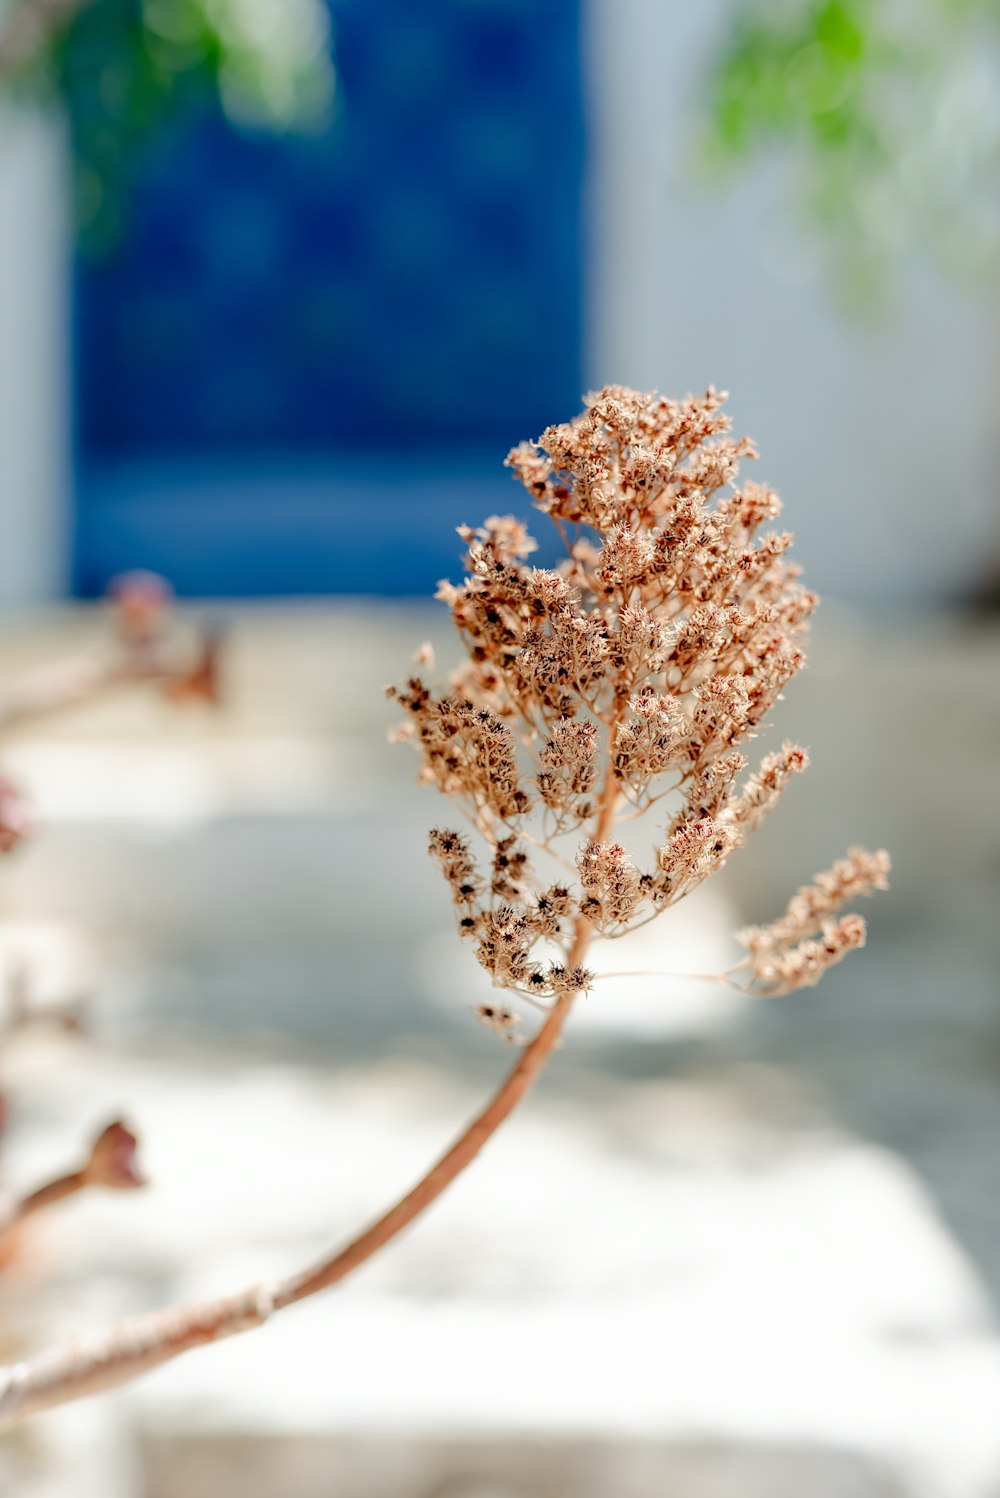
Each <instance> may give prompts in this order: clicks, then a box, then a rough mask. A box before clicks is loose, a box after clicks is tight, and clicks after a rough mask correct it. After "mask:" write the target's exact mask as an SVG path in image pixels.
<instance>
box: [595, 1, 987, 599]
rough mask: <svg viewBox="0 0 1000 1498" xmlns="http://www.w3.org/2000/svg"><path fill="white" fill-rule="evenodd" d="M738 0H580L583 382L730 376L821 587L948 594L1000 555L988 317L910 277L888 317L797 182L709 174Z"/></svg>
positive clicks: (934, 284)
mask: <svg viewBox="0 0 1000 1498" xmlns="http://www.w3.org/2000/svg"><path fill="white" fill-rule="evenodd" d="M732 11H733V0H726V3H723V0H698V3H696V4H691V3H690V0H589V31H590V36H589V43H590V45H589V71H590V87H591V99H592V109H593V112H594V125H593V130H592V142H593V147H594V153H595V155H594V162H593V176H592V184H591V187H592V191H591V202H590V221H591V231H592V237H593V244H594V274H593V278H592V286H591V289H592V306H593V315H592V320H591V326H590V330H589V334H590V336H589V352H588V379H589V381H590V383H591V384H604V383H607V382H609V381H615V382H620V383H623V384H630V385H636V386H639V387H643V388H645V387H649V388H658V389H659V390H661V391H663V392H664V393H665V394H668V395H682V394H684V393H685V392H686V391H688V390H693V389H694V390H697V389H703V388H704V387H705V386H706V385H707V384H709V383H712V384H714V385H716V386H718V387H721V388H723V389H728V390H729V391H731V393H732V402H731V410H732V412H733V415H734V418H735V421H736V424H737V426H738V428H739V429H740V430H741V431H749V432H750V433H752V435H753V436H754V437H755V438H756V439H757V442H758V445H759V447H760V451H761V455H762V461H761V462H760V463H759V464H757V465H755V470H756V472H757V474H758V475H759V476H760V477H761V478H766V479H768V480H769V481H770V482H772V483H774V484H775V486H776V487H777V488H778V490H779V492H780V493H781V494H782V496H783V497H784V499H785V501H786V508H787V518H788V521H789V525H790V527H791V528H792V529H793V530H794V531H795V532H796V537H797V542H798V545H797V551H798V554H799V557H800V559H801V560H802V561H803V562H804V564H805V565H806V567H807V569H808V577H809V580H810V582H811V583H814V584H815V585H816V586H817V587H819V588H820V589H821V590H823V591H826V592H829V593H831V594H841V595H858V596H862V597H865V598H868V599H873V600H874V599H879V598H882V597H885V598H889V599H904V598H905V599H908V600H911V601H917V600H920V599H923V598H926V597H929V596H932V597H941V596H942V595H945V594H949V593H952V592H955V591H961V589H962V588H963V587H964V586H967V585H968V584H969V583H970V582H974V581H975V580H977V579H978V578H979V577H981V576H983V575H984V573H985V572H986V570H987V569H988V568H989V565H990V562H991V560H993V561H996V560H1000V526H998V524H997V520H996V505H997V500H996V481H995V479H994V477H993V470H994V466H995V465H994V459H995V457H996V456H997V449H996V438H995V437H994V429H995V426H996V410H997V404H998V401H997V397H998V394H1000V392H998V389H997V383H998V380H997V376H998V370H997V368H996V367H995V362H994V355H993V347H994V344H995V342H996V337H995V334H996V320H995V319H994V318H993V317H991V316H990V315H988V309H987V315H985V316H984V302H983V295H982V293H981V292H980V294H979V296H978V298H977V297H976V296H975V295H974V294H971V293H970V294H968V295H964V294H963V293H961V292H959V291H958V290H957V289H954V288H949V287H948V286H947V285H946V284H945V282H944V281H943V280H937V279H934V278H932V277H931V276H927V277H926V278H924V279H923V280H921V279H920V278H919V277H918V276H914V277H913V281H912V284H910V285H909V286H908V289H907V292H906V293H905V296H904V297H903V298H902V306H901V311H900V313H899V314H898V315H897V316H896V317H895V318H892V317H887V318H886V319H885V320H884V322H882V323H880V324H878V325H863V324H861V323H860V322H854V323H852V322H850V321H849V320H848V319H846V318H845V317H844V315H843V313H839V312H838V311H837V309H836V307H835V305H834V302H833V297H832V295H831V293H830V290H829V286H828V284H827V283H826V282H825V280H824V277H823V273H822V270H821V268H820V267H819V265H818V263H817V257H815V256H814V255H811V253H810V241H809V238H808V234H807V233H804V232H803V231H802V230H801V229H800V228H799V226H797V225H795V224H794V223H793V222H792V215H791V212H790V211H789V201H790V197H789V185H790V184H789V180H788V177H787V175H786V174H785V173H783V172H781V171H779V170H774V169H773V168H771V169H767V168H761V169H758V168H756V167H754V168H753V169H752V170H751V171H750V172H743V173H740V174H739V175H738V176H737V178H736V180H735V186H734V187H733V188H732V189H731V190H727V191H723V192H719V191H718V190H711V191H710V190H706V189H705V188H704V187H703V186H701V185H700V184H699V183H698V181H697V179H696V174H695V172H694V169H693V167H692V157H693V151H692V135H693V128H694V125H693V122H694V120H695V118H696V114H697V109H698V101H699V89H700V88H701V87H702V85H703V80H704V69H705V61H706V56H707V54H708V52H709V51H710V49H711V47H712V46H713V45H714V44H716V43H717V41H718V35H719V26H720V20H721V18H722V17H723V16H725V15H726V14H730V15H731V14H732Z"/></svg>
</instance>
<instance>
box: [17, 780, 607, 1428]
mask: <svg viewBox="0 0 1000 1498" xmlns="http://www.w3.org/2000/svg"><path fill="white" fill-rule="evenodd" d="M617 798H618V782H617V781H616V779H615V777H614V774H613V771H612V765H611V763H610V760H609V763H608V767H607V771H606V774H605V780H604V786H603V789H602V791H601V795H600V799H599V801H598V805H597V815H596V818H595V826H594V838H595V840H597V841H601V840H603V839H604V838H606V836H607V834H608V832H609V830H610V828H611V824H612V822H613V821H614V812H615V803H616V801H617ZM592 937H593V930H592V928H591V925H590V922H589V921H588V920H587V919H586V918H585V917H584V916H578V917H577V920H576V923H575V926H574V930H573V940H572V942H571V944H570V948H569V951H568V953H567V962H568V965H569V967H570V968H573V967H577V966H579V965H580V964H581V963H582V961H583V959H584V957H585V956H586V953H587V948H588V947H589V945H590V942H591V939H592ZM575 998H576V995H575V993H565V994H562V995H561V996H560V997H559V998H558V999H557V1000H556V1001H555V1003H554V1004H553V1005H552V1007H551V1009H550V1010H549V1012H548V1014H547V1015H546V1017H545V1021H544V1023H543V1024H542V1026H541V1028H540V1030H539V1031H538V1033H537V1035H535V1037H534V1039H533V1040H532V1041H530V1043H529V1044H528V1045H527V1046H525V1048H524V1049H523V1051H522V1052H521V1054H520V1056H519V1058H518V1060H517V1062H516V1063H515V1065H514V1066H513V1067H512V1069H511V1070H510V1071H509V1072H508V1074H507V1076H506V1077H505V1079H504V1081H503V1082H502V1083H501V1084H500V1087H499V1088H498V1090H497V1091H496V1092H495V1093H494V1095H493V1097H492V1098H491V1099H490V1101H489V1102H488V1103H487V1104H486V1106H485V1108H483V1109H482V1111H481V1112H480V1113H478V1114H477V1115H476V1117H475V1118H474V1119H473V1120H472V1122H471V1123H470V1124H469V1126H468V1127H467V1128H466V1129H465V1131H464V1132H463V1133H462V1134H461V1136H460V1137H459V1138H458V1139H457V1140H456V1141H455V1143H454V1144H453V1145H452V1146H451V1148H450V1149H449V1150H447V1151H446V1152H445V1153H444V1154H443V1155H442V1156H441V1158H440V1159H439V1160H438V1161H437V1162H436V1164H435V1165H433V1166H432V1167H431V1169H430V1170H429V1171H428V1172H427V1173H426V1175H424V1176H423V1177H422V1178H421V1180H419V1181H418V1182H417V1184H416V1185H415V1186H414V1187H413V1189H412V1190H411V1191H408V1192H407V1194H406V1195H405V1196H404V1197H402V1198H401V1199H400V1200H399V1201H398V1202H396V1203H395V1205H394V1206H392V1207H390V1208H389V1210H388V1211H387V1212H385V1213H383V1215H382V1216H381V1217H379V1218H378V1219H377V1220H376V1221H375V1222H373V1223H372V1224H371V1225H370V1226H369V1227H367V1228H365V1229H364V1230H363V1231H362V1232H361V1233H359V1234H358V1236H357V1237H356V1238H353V1239H352V1240H351V1242H350V1243H348V1244H346V1245H345V1246H344V1247H343V1248H341V1249H339V1250H338V1251H337V1252H336V1253H334V1254H332V1255H330V1256H329V1257H328V1258H325V1259H321V1260H320V1261H319V1263H317V1264H314V1265H312V1266H310V1267H309V1268H307V1269H305V1270H304V1271H302V1272H301V1273H299V1274H294V1275H290V1276H289V1277H288V1278H286V1279H284V1280H280V1281H278V1282H277V1283H276V1284H270V1285H256V1286H253V1287H251V1288H250V1289H248V1290H244V1291H241V1292H239V1293H238V1294H236V1295H230V1296H225V1297H223V1298H222V1299H219V1300H215V1301H207V1302H203V1303H201V1304H196V1305H186V1306H175V1307H171V1308H169V1309H168V1310H161V1311H153V1312H150V1313H148V1314H147V1315H143V1316H136V1317H132V1318H131V1319H130V1320H127V1321H124V1322H121V1323H120V1324H119V1325H118V1326H116V1327H113V1328H112V1329H111V1330H110V1331H109V1332H106V1333H104V1334H103V1335H102V1336H99V1337H96V1338H92V1339H89V1340H87V1341H81V1342H77V1343H69V1344H67V1345H64V1346H61V1347H55V1348H52V1349H50V1350H49V1351H48V1352H44V1353H41V1354H40V1355H38V1356H37V1357H34V1358H32V1359H30V1360H29V1361H27V1362H23V1363H16V1364H14V1365H12V1366H10V1367H7V1368H3V1369H0V1426H6V1425H12V1424H14V1423H16V1422H17V1421H19V1420H23V1419H25V1418H26V1417H27V1416H28V1415H32V1414H37V1413H39V1412H40V1411H42V1410H46V1409H51V1408H53V1407H55V1406H56V1405H60V1404H66V1403H68V1402H69V1401H70V1400H72V1399H80V1398H83V1397H84V1396H85V1395H89V1394H96V1393H99V1392H101V1391H102V1390H106V1389H111V1388H115V1387H116V1386H117V1385H119V1384H123V1383H127V1382H129V1381H130V1380H131V1379H133V1378H136V1377H138V1376H139V1375H140V1374H142V1373H146V1372H149V1371H150V1370H151V1369H153V1368H157V1367H159V1366H160V1365H161V1364H163V1363H167V1362H170V1361H171V1360H172V1359H173V1358H175V1357H179V1356H180V1354H181V1353H183V1352H188V1351H190V1350H191V1349H192V1348H195V1347H201V1346H204V1345H205V1344H206V1343H210V1342H216V1341H219V1340H220V1339H221V1338H223V1337H229V1336H233V1335H235V1334H237V1333H238V1332H244V1331H249V1330H251V1329H252V1328H253V1327H256V1326H260V1325H262V1324H263V1322H265V1321H266V1320H267V1319H268V1317H269V1316H270V1315H271V1313H272V1312H273V1311H277V1310H282V1309H283V1308H284V1307H285V1306H290V1305H295V1304H296V1303H297V1302H299V1301H301V1300H306V1299H307V1298H308V1297H309V1296H311V1295H316V1294H317V1293H318V1292H319V1291H320V1290H325V1289H327V1288H329V1286H331V1285H335V1284H337V1283H338V1282H339V1281H340V1280H342V1279H344V1278H345V1276H346V1275H348V1274H350V1273H351V1271H352V1270H354V1269H357V1268H358V1267H359V1265H361V1264H363V1263H364V1262H365V1260H366V1259H369V1258H371V1256H372V1254H374V1253H376V1252H377V1251H378V1250H379V1249H380V1248H383V1247H384V1246H385V1245H386V1244H387V1243H389V1242H391V1240H392V1239H393V1238H395V1237H396V1236H397V1234H399V1233H401V1232H402V1231H403V1229H404V1228H406V1227H408V1226H409V1224H410V1223H411V1222H413V1221H414V1219H415V1218H417V1217H419V1216H420V1215H421V1213H422V1212H424V1211H426V1209H427V1208H428V1207H429V1206H430V1204H431V1203H432V1202H433V1201H435V1200H436V1199H437V1198H438V1197H439V1196H440V1195H441V1193H442V1192H443V1191H444V1190H445V1188H446V1187H447V1186H449V1185H450V1184H451V1182H452V1181H453V1180H454V1179H455V1177H456V1176H458V1175H460V1174H461V1172H462V1171H463V1170H464V1169H465V1167H466V1166H467V1165H469V1164H470V1163H471V1162H472V1161H473V1160H474V1159H475V1158H476V1156H477V1155H478V1154H479V1151H480V1150H481V1149H482V1148H483V1145H484V1144H486V1142H487V1140H489V1139H490V1138H491V1137H492V1135H493V1134H494V1133H495V1132H496V1130H497V1129H498V1128H499V1127H500V1125H501V1124H502V1123H503V1122H504V1120H505V1119H506V1118H508V1117H509V1116H510V1114H511V1113H512V1112H513V1111H514V1109H515V1108H516V1107H517V1105H518V1103H519V1102H520V1101H521V1099H522V1098H523V1097H524V1095H525V1094H526V1093H527V1091H528V1089H529V1088H530V1087H531V1085H532V1083H533V1082H534V1080H535V1078H536V1077H537V1076H538V1073H539V1072H540V1071H541V1069H542V1067H543V1066H544V1065H545V1062H546V1061H547V1060H548V1058H549V1056H550V1055H551V1054H552V1052H553V1050H554V1049H555V1047H556V1044H557V1042H558V1040H559V1037H560V1035H561V1034H562V1029H563V1026H564V1024H565V1022H566V1018H567V1016H568V1014H569V1012H570V1009H571V1008H572V1007H573V1001H574V999H575Z"/></svg>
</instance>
